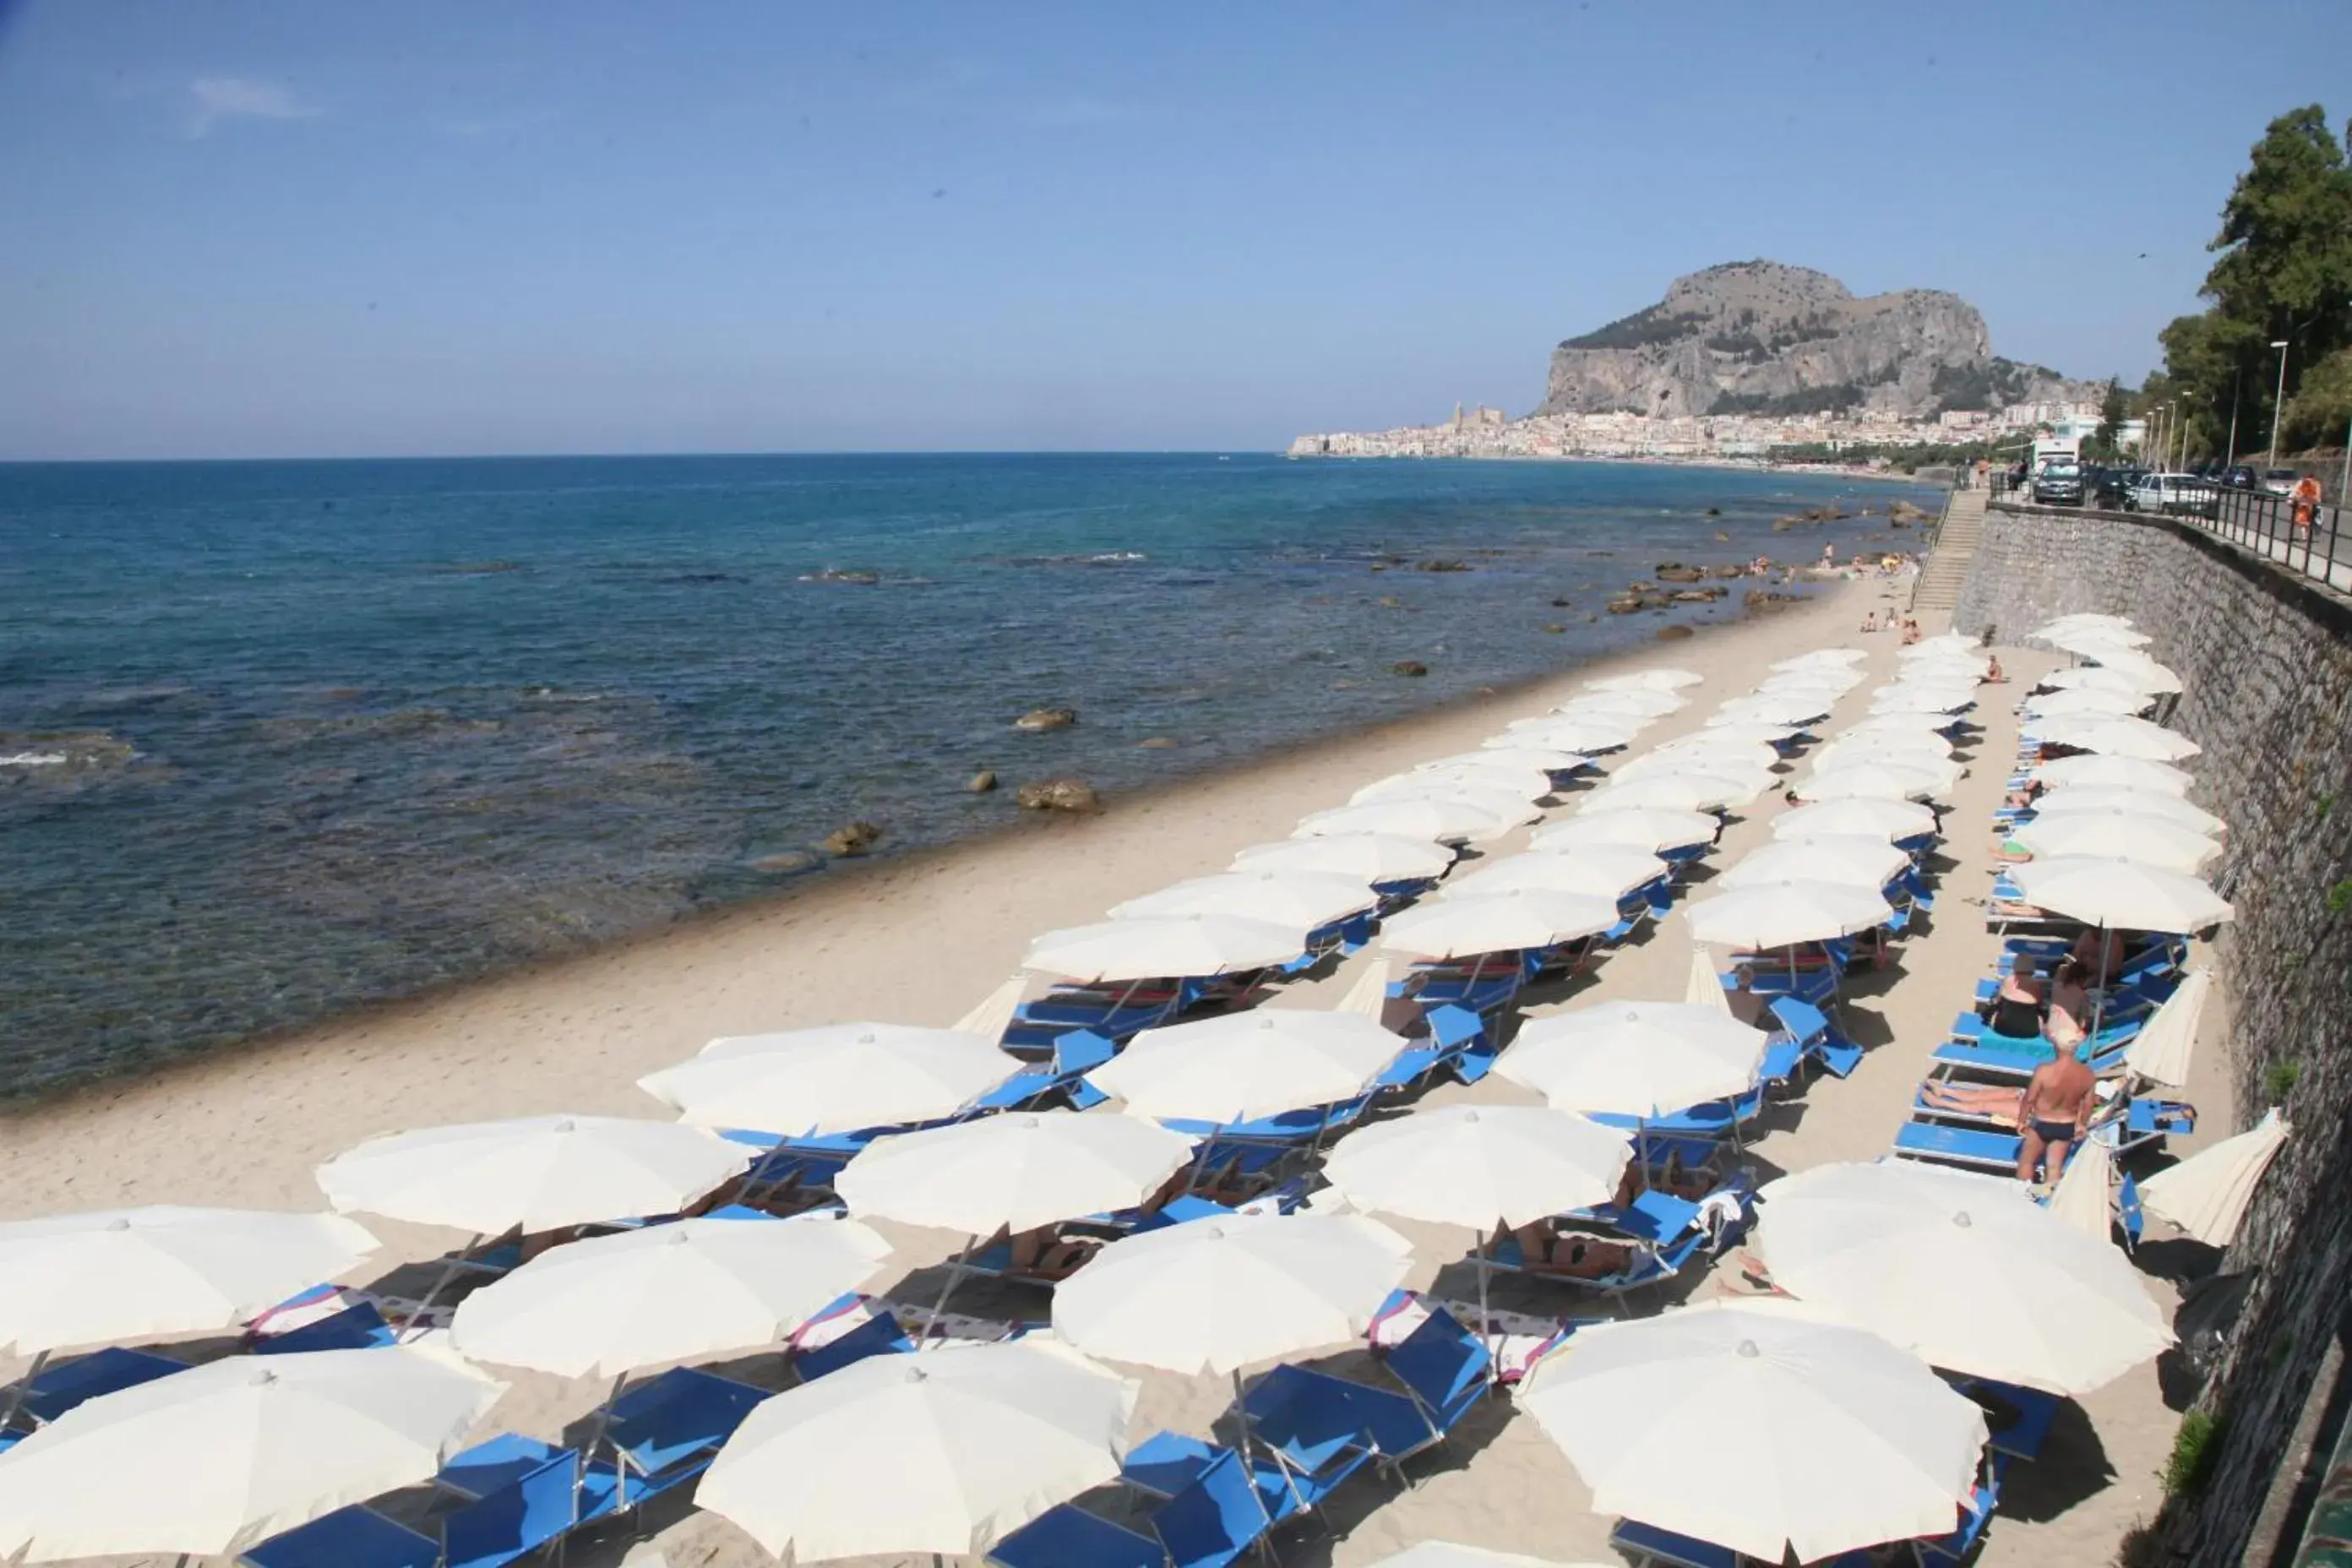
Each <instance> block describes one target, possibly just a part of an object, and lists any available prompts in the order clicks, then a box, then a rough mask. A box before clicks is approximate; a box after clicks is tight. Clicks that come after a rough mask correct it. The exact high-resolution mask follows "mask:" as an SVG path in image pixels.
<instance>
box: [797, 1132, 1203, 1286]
mask: <svg viewBox="0 0 2352 1568" xmlns="http://www.w3.org/2000/svg"><path fill="white" fill-rule="evenodd" d="M1191 1160H1192V1140H1190V1139H1188V1138H1185V1137H1183V1136H1182V1135H1181V1134H1179V1133H1175V1132H1171V1131H1168V1129H1166V1128H1164V1127H1161V1126H1160V1125H1159V1124H1158V1123H1156V1122H1152V1121H1145V1120H1144V1119H1143V1118H1141V1117H1139V1116H1087V1115H1083V1114H1081V1113H1080V1112H1077V1111H1075V1110H1034V1111H1010V1112H1007V1113H1005V1114H1004V1115H1002V1116H982V1117H979V1118H976V1119H974V1120H972V1121H961V1122H957V1123H955V1124H954V1125H952V1126H948V1127H929V1128H924V1129H921V1130H919V1131H913V1132H903V1133H898V1134H897V1135H895V1136H892V1137H887V1138H877V1139H876V1140H875V1141H874V1142H872V1143H869V1144H867V1145H866V1147H865V1148H864V1149H862V1150H860V1151H859V1152H858V1153H857V1155H856V1157H855V1158H854V1159H852V1160H851V1161H850V1162H849V1163H848V1164H847V1165H845V1166H844V1167H843V1168H842V1172H841V1174H840V1175H839V1176H838V1177H836V1178H835V1182H834V1189H835V1191H836V1192H838V1193H839V1194H841V1200H842V1202H843V1203H845V1204H846V1205H848V1206H849V1210H850V1212H851V1213H852V1214H855V1215H858V1216H860V1217H861V1218H877V1219H888V1220H895V1221H897V1222H898V1223H899V1224H901V1225H919V1226H932V1227H934V1228H937V1229H940V1230H953V1231H961V1232H963V1233H964V1234H966V1235H969V1236H992V1235H994V1234H995V1233H996V1232H997V1231H999V1230H1012V1231H1024V1230H1034V1229H1036V1228H1037V1227H1038V1226H1047V1225H1055V1224H1058V1223H1059V1222H1061V1221H1064V1220H1071V1219H1076V1218H1079V1217H1081V1216H1082V1215H1090V1214H1100V1213H1105V1212H1108V1211H1114V1210H1118V1209H1124V1208H1131V1207H1133V1206H1135V1205H1138V1204H1139V1203H1141V1202H1143V1201H1144V1200H1145V1199H1146V1198H1148V1197H1150V1195H1151V1194H1153V1193H1154V1192H1156V1191H1158V1190H1159V1188H1160V1184H1162V1183H1164V1182H1166V1181H1167V1180H1168V1178H1169V1177H1171V1176H1172V1175H1174V1174H1175V1173H1177V1172H1178V1171H1181V1170H1182V1169H1183V1168H1184V1166H1185V1165H1186V1164H1187V1163H1190V1161H1191ZM835 1294H836V1295H837V1294H839V1292H838V1291H836V1292H835Z"/></svg>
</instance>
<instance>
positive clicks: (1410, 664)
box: [1389, 658, 1429, 675]
mask: <svg viewBox="0 0 2352 1568" xmlns="http://www.w3.org/2000/svg"><path fill="white" fill-rule="evenodd" d="M1389 672H1390V673H1391V674H1392V675H1427V674H1428V673H1429V666H1427V665H1425V664H1423V663H1422V662H1421V660H1419V659H1417V658H1401V659H1399V660H1397V661H1396V662H1395V663H1394V664H1392V665H1391V666H1389Z"/></svg>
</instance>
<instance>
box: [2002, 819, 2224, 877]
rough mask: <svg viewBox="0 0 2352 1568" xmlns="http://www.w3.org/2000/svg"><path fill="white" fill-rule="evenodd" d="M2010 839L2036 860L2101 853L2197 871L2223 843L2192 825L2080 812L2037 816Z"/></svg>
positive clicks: (2169, 867) (2140, 862)
mask: <svg viewBox="0 0 2352 1568" xmlns="http://www.w3.org/2000/svg"><path fill="white" fill-rule="evenodd" d="M2010 837H2011V838H2014V839H2015V840H2016V841H2017V842H2018V843H2019V844H2021V845H2022V846H2024V847H2025V848H2027V849H2028V850H2030V851H2032V853H2033V855H2034V856H2035V857H2036V858H2045V857H2051V856H2059V855H2088V856H2099V857H2104V858H2107V859H2112V860H2131V861H2135V862H2137V863H2138V864H2140V865H2143V866H2161V867H2163V868H2165V869H2167V870H2170V871H2188V872H2193V871H2196V870H2199V869H2200V868H2202V867H2203V866H2204V865H2205V863H2206V862H2207V861H2209V860H2210V859H2212V858H2214V857H2215V856H2217V855H2219V854H2221V846H2220V845H2219V844H2216V843H2214V842H2213V841H2212V840H2211V839H2210V838H2208V837H2205V836H2204V835H2203V834H2201V833H2200V832H2198V831H2197V830H2196V829H2194V828H2191V827H2181V826H2176V825H2175V824H2173V823H2169V822H2163V821H2159V820H2158V819H2157V818H2155V817H2153V816H2133V815H2131V814H2129V813H2126V812H2109V811H2102V812H2076V813H2074V814H2072V815H2070V816H2053V817H2049V818H2046V819H2045V818H2042V817H2039V816H2037V817H2035V818H2034V820H2032V822H2029V823H2026V824H2024V825H2022V826H2020V827H2018V828H2017V829H2016V830H2015V831H2014V832H2012V833H2011V835H2010Z"/></svg>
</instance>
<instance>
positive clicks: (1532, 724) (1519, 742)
mask: <svg viewBox="0 0 2352 1568" xmlns="http://www.w3.org/2000/svg"><path fill="white" fill-rule="evenodd" d="M1650 722H1651V721H1650V720H1648V719H1647V718H1633V717H1631V716H1629V715H1626V714H1622V713H1586V714H1582V715H1580V716H1578V717H1575V718H1565V717H1562V716H1561V715H1559V714H1556V713H1553V714H1547V715H1545V716H1544V717H1542V718H1540V719H1517V720H1514V721H1512V722H1511V723H1510V724H1509V725H1508V726H1507V728H1506V729H1505V730H1504V731H1503V732H1502V733H1501V734H1499V735H1496V736H1493V737H1491V738H1489V739H1488V740H1486V741H1484V742H1480V744H1481V745H1482V746H1484V747H1486V749H1488V750H1490V751H1492V750H1498V749H1502V748H1507V747H1508V748H1517V747H1520V746H1543V747H1548V748H1554V749H1558V750H1560V751H1569V752H1588V753H1589V752H1614V751H1620V750H1622V749H1623V748H1624V747H1627V746H1630V745H1632V744H1633V740H1634V738H1635V737H1636V736H1638V735H1639V734H1640V733H1641V732H1642V731H1643V729H1645V728H1646V727H1647V726H1648V725H1649V723H1650Z"/></svg>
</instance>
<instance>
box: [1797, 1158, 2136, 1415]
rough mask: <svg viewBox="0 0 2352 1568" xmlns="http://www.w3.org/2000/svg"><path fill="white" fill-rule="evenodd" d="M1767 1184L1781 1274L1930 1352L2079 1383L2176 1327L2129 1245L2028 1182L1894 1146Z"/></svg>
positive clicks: (1816, 1300) (2115, 1373)
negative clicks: (2089, 1226)
mask: <svg viewBox="0 0 2352 1568" xmlns="http://www.w3.org/2000/svg"><path fill="white" fill-rule="evenodd" d="M1758 1198H1759V1203H1758V1205H1757V1207H1758V1213H1759V1215H1761V1217H1760V1219H1759V1221H1758V1230H1757V1247H1758V1249H1759V1251H1760V1252H1762V1253H1763V1255H1764V1258H1765V1259H1766V1262H1767V1264H1768V1265H1769V1268H1771V1270H1772V1278H1773V1280H1774V1281H1775V1282H1776V1283H1777V1284H1779V1285H1780V1287H1781V1288H1782V1289H1785V1290H1787V1291H1789V1292H1790V1294H1791V1295H1793V1296H1796V1297H1797V1298H1799V1299H1800V1300H1802V1301H1804V1302H1805V1303H1806V1304H1807V1305H1808V1306H1810V1307H1811V1308H1813V1309H1815V1310H1820V1311H1822V1312H1826V1313H1830V1314H1832V1315H1834V1316H1836V1317H1837V1318H1839V1319H1840V1320H1842V1321H1846V1322H1850V1323H1853V1324H1854V1325H1856V1326H1857V1327H1860V1328H1866V1329H1869V1330H1871V1331H1874V1332H1875V1333H1879V1334H1883V1335H1885V1337H1886V1338H1887V1339H1889V1340H1892V1341H1893V1342H1895V1343H1896V1344H1898V1345H1901V1346H1903V1347H1904V1348H1905V1349H1906V1350H1909V1351H1911V1352H1914V1353H1916V1354H1917V1355H1919V1356H1920V1357H1922V1358H1923V1359H1925V1360H1927V1362H1929V1363H1932V1364H1934V1365H1937V1366H1940V1367H1945V1368H1948V1369H1949V1370H1951V1371H1954V1372H1963V1373H1974V1374H1975V1375H1977V1376H1979V1377H1991V1378H1998V1379H2000V1381H2002V1382H2004V1383H2015V1384H2022V1385H2024V1386H2025V1387H2028V1388H2040V1389H2046V1390H2048V1391H2050V1392H2051V1393H2053V1394H2087V1393H2089V1392H2090V1391H2091V1390H2093V1389H2095V1388H2099V1387H2101V1386H2103V1385H2105V1384H2108V1383H2111V1382H2113V1381H2114V1380H2115V1379H2116V1378H2117V1377H2120V1376H2122V1375H2123V1374H2124V1373H2126V1372H2128V1371H2129V1370H2131V1369H2132V1368H2133V1367H2135V1366H2137V1365H2138V1364H2140V1363H2142V1362H2145V1361H2147V1360H2148V1359H2150V1358H2151V1357H2153V1356H2155V1355H2156V1354H2157V1353H2158V1352H2160V1351H2162V1350H2163V1349H2164V1348H2165V1346H2167V1345H2168V1344H2170V1343H2171V1342H2172V1331H2171V1330H2170V1329H2169V1328H2168V1327H2167V1326H2166V1323H2165V1315H2164V1312H2163V1310H2161V1309H2160V1308H2158V1306H2157V1304H2156V1302H2155V1300H2153V1299H2152V1298H2151V1297H2150V1296H2149V1295H2148V1293H2147V1287H2146V1286H2145V1285H2144V1284H2143V1283H2142V1282H2141V1280H2140V1277H2139V1273H2138V1271H2137V1269H2135V1268H2133V1267H2132V1265H2131V1262H2130V1260H2129V1259H2128V1258H2126V1257H2125V1256H2124V1255H2123V1253H2122V1252H2121V1251H2120V1250H2119V1249H2117V1248H2116V1247H2111V1246H2108V1245H2106V1244H2105V1242H2104V1241H2094V1240H2093V1239H2092V1238H2091V1237H2086V1236H2084V1234H2083V1233H2082V1232H2081V1231H2079V1230H2076V1229H2075V1228H2074V1227H2073V1226H2069V1225H2068V1224H2066V1222H2065V1221H2063V1220H2062V1219H2059V1218H2057V1217H2056V1216H2054V1215H2052V1214H2051V1213H2050V1212H2049V1211H2048V1210H2047V1209H2045V1208H2043V1207H2042V1205H2039V1204H2037V1203H2035V1202H2034V1201H2033V1199H2032V1194H2031V1192H2030V1190H2029V1189H2028V1188H2027V1187H2026V1185H2025V1184H2023V1183H2021V1182H2016V1181H2012V1180H2010V1179H2009V1178H2007V1177H2001V1176H1979V1175H1976V1174H1973V1173H1969V1172H1964V1171H1948V1170H1943V1169H1939V1168H1937V1167H1935V1166H1930V1165H1921V1164H1915V1163H1910V1162H1908V1161H1895V1160H1891V1161H1887V1162H1885V1163H1869V1164H1860V1163H1839V1164H1828V1165H1816V1166H1814V1167H1813V1168H1812V1169H1811V1170H1809V1171H1804V1172H1801V1173H1798V1174H1796V1175H1793V1176H1783V1177H1781V1178H1780V1180H1778V1181H1775V1182H1771V1183H1769V1184H1767V1185H1766V1186H1765V1187H1764V1189H1763V1191H1762V1192H1761V1193H1759V1194H1758Z"/></svg>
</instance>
